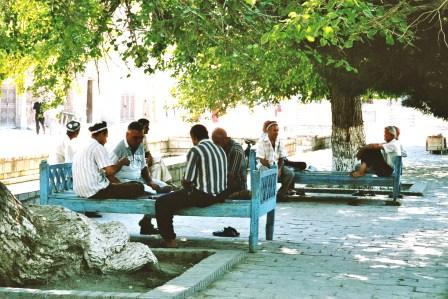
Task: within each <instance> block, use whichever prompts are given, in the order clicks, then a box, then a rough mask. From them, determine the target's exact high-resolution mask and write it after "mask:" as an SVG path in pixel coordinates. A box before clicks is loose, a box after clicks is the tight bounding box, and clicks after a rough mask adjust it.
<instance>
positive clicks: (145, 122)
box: [137, 118, 149, 135]
mask: <svg viewBox="0 0 448 299" xmlns="http://www.w3.org/2000/svg"><path fill="white" fill-rule="evenodd" d="M137 122H138V123H139V124H141V125H142V126H143V134H145V135H146V134H148V131H149V120H147V119H146V118H140V119H139V120H137Z"/></svg>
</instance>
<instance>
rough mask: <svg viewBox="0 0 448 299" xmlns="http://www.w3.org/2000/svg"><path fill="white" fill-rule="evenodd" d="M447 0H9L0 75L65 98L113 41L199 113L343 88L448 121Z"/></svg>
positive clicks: (2, 21)
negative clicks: (168, 75)
mask: <svg viewBox="0 0 448 299" xmlns="http://www.w3.org/2000/svg"><path fill="white" fill-rule="evenodd" d="M447 3H448V1H447V0H442V1H440V0H431V1H430V0H413V1H403V0H382V1H381V0H376V1H361V0H328V1H318V0H308V1H286V0H246V1H240V0H219V1H197V0H182V1H180V0H154V1H142V0H135V1H132V0H120V1H119V0H71V1H66V0H51V1H50V0H29V1H25V0H3V1H1V2H0V81H2V80H3V79H5V78H7V77H12V78H13V79H14V80H15V81H16V83H17V84H18V86H19V87H20V89H21V90H24V88H26V87H30V88H31V90H32V91H33V92H34V93H35V94H36V95H41V96H44V95H50V97H51V98H53V99H56V102H60V101H62V100H63V98H64V95H65V93H66V92H67V90H68V88H69V86H70V83H71V81H72V80H73V79H74V77H75V75H76V74H77V73H79V72H82V71H83V70H84V67H85V64H86V62H87V61H89V60H92V59H98V58H100V57H102V56H104V55H106V53H107V51H109V50H110V49H114V50H117V51H119V52H120V53H121V54H122V57H123V59H124V60H125V61H132V62H133V63H134V64H135V65H136V66H137V67H141V68H143V69H144V70H145V71H146V72H147V73H153V72H155V71H156V70H165V69H172V70H174V74H175V75H176V76H177V77H178V79H179V87H178V89H177V91H176V93H177V96H178V97H179V99H180V104H181V105H182V106H184V107H186V108H187V109H189V110H190V112H192V113H194V114H196V115H197V114H200V113H201V112H203V111H205V110H213V111H215V112H217V113H218V114H220V113H224V112H225V111H226V109H228V108H229V107H233V106H235V105H236V104H238V103H246V104H248V105H250V106H252V105H256V104H259V103H276V102H278V101H280V100H281V99H283V98H285V97H290V96H292V95H296V94H298V93H300V94H302V95H303V97H302V99H303V100H305V101H310V100H314V99H316V98H322V97H328V96H329V95H330V94H331V90H332V89H333V88H337V89H338V90H339V91H342V92H344V93H345V94H346V95H349V96H352V97H357V96H360V95H363V94H366V93H381V94H384V93H385V94H390V95H395V96H397V95H407V96H408V98H407V103H408V104H409V105H411V106H414V107H418V108H420V109H424V110H426V111H428V112H431V113H435V114H436V115H438V116H443V117H448V108H446V107H448V106H447V105H444V103H445V101H444V99H445V98H444V95H445V94H446V92H445V88H446V86H448V84H446V83H447V82H446V81H445V80H447V79H444V78H448V76H447V74H446V72H447V70H448V68H447V59H448V58H447V51H446V50H447V45H448V44H447V42H446V38H445V32H446V29H447V28H446V27H447V6H448V4H447ZM29 74H32V76H30V75H29ZM25 78H31V79H32V83H29V82H28V81H27V80H25ZM30 82H31V81H30Z"/></svg>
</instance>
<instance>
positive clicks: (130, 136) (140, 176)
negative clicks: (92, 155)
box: [110, 121, 172, 235]
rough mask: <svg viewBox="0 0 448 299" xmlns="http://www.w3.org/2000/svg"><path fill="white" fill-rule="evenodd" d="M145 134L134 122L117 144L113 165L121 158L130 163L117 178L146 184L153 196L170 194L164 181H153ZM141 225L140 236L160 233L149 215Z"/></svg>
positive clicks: (111, 156) (169, 187) (118, 173)
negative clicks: (147, 161) (146, 155)
mask: <svg viewBox="0 0 448 299" xmlns="http://www.w3.org/2000/svg"><path fill="white" fill-rule="evenodd" d="M143 132H144V129H143V126H142V125H141V124H140V123H139V122H136V121H134V122H131V123H130V124H129V125H128V130H127V132H126V137H125V139H123V140H122V141H120V142H119V143H118V144H117V146H116V147H115V148H114V150H113V151H112V153H111V155H110V158H111V160H112V163H117V162H118V160H119V158H122V157H127V158H128V159H129V161H130V163H129V166H123V167H122V168H121V170H120V171H119V172H117V174H116V175H115V176H116V177H117V179H118V180H120V182H132V181H137V182H141V183H143V184H145V185H144V187H145V191H146V192H148V193H151V194H156V193H167V192H170V191H171V190H172V188H171V186H168V184H166V183H164V182H162V181H159V180H154V179H152V178H151V176H150V174H149V170H148V167H147V165H146V161H145V160H146V159H145V151H144V149H143V144H142V140H143V136H144V135H143ZM139 225H140V234H143V235H152V234H158V233H159V231H158V230H157V229H156V228H155V227H154V226H153V225H152V223H151V217H150V216H149V215H145V216H144V217H143V219H142V220H140V222H139Z"/></svg>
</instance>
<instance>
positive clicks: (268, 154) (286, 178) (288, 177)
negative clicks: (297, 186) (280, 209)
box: [256, 121, 294, 199]
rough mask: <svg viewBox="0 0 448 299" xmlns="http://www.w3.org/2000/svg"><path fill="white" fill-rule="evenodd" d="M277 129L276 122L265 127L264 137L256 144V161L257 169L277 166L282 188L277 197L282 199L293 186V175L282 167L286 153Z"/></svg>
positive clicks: (286, 168) (284, 166)
mask: <svg viewBox="0 0 448 299" xmlns="http://www.w3.org/2000/svg"><path fill="white" fill-rule="evenodd" d="M278 132H279V127H278V124H277V122H275V121H271V122H270V123H268V124H267V125H266V135H264V137H263V138H261V139H260V140H258V142H257V152H256V156H257V160H258V165H257V167H258V168H259V169H263V167H265V168H271V167H272V166H274V165H277V166H278V177H279V180H280V182H281V183H282V186H281V187H280V189H279V190H278V193H277V197H278V198H279V199H284V198H286V197H287V195H288V191H289V189H290V188H292V187H293V186H294V173H293V172H292V171H291V170H290V169H289V168H288V167H286V165H284V160H285V159H286V158H287V153H286V150H285V147H284V145H283V141H282V140H280V138H278Z"/></svg>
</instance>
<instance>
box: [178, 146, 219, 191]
mask: <svg viewBox="0 0 448 299" xmlns="http://www.w3.org/2000/svg"><path fill="white" fill-rule="evenodd" d="M184 179H185V180H186V181H188V182H193V184H194V187H195V188H196V189H197V190H199V191H202V192H205V193H207V194H211V195H213V196H216V195H218V194H220V193H221V192H223V191H224V190H225V189H226V188H227V157H226V153H225V152H224V150H223V149H222V148H221V147H220V146H217V145H216V144H214V143H213V142H212V141H211V140H210V139H203V140H201V141H199V143H198V145H196V146H194V147H193V148H191V149H190V151H189V152H188V154H187V168H186V170H185V176H184Z"/></svg>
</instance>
